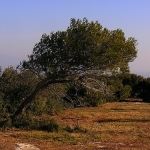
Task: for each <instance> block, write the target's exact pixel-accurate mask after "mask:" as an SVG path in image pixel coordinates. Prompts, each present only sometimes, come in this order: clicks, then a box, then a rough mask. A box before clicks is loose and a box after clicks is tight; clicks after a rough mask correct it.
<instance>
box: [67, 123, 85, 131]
mask: <svg viewBox="0 0 150 150" xmlns="http://www.w3.org/2000/svg"><path fill="white" fill-rule="evenodd" d="M65 130H66V131H67V132H71V133H72V132H74V133H86V132H87V130H86V129H84V128H82V127H81V126H79V125H75V126H74V128H71V127H70V126H68V125H67V127H66V128H65Z"/></svg>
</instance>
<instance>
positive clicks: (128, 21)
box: [0, 0, 150, 77]
mask: <svg viewBox="0 0 150 150" xmlns="http://www.w3.org/2000/svg"><path fill="white" fill-rule="evenodd" d="M84 17H86V18H87V19H88V20H89V21H96V20H97V21H98V22H99V23H100V24H101V25H102V26H103V27H106V28H108V29H109V30H115V29H118V28H120V29H122V30H123V31H124V33H125V35H126V38H128V37H135V39H137V41H138V45H137V49H138V55H137V58H136V59H135V60H134V62H132V63H130V70H131V73H135V74H138V75H142V76H144V77H150V59H149V58H150V0H55V1H54V0H0V66H2V68H3V69H4V68H6V67H8V66H10V65H12V66H14V67H16V66H17V65H18V64H19V63H20V61H22V60H24V59H27V55H30V54H31V53H32V50H33V47H34V45H35V44H36V43H38V42H39V41H40V38H41V36H42V34H44V33H46V34H49V33H50V32H52V31H58V30H60V31H61V30H66V29H67V27H68V26H69V24H70V19H71V18H76V19H78V18H79V19H83V18H84Z"/></svg>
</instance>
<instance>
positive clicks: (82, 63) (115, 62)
mask: <svg viewBox="0 0 150 150" xmlns="http://www.w3.org/2000/svg"><path fill="white" fill-rule="evenodd" d="M136 53H137V50H136V40H135V39H134V38H128V39H126V38H125V35H124V32H123V31H122V30H121V29H117V30H113V31H110V30H108V29H106V28H103V27H102V26H101V25H100V24H99V23H98V21H96V22H93V21H92V22H88V20H87V19H86V18H84V19H83V20H80V19H78V20H76V19H71V22H70V26H69V27H68V28H67V30H66V31H58V32H55V33H54V32H52V33H51V34H50V35H46V34H44V35H43V36H42V38H41V40H40V42H39V43H37V44H36V45H35V46H34V48H33V53H32V54H31V55H29V56H28V58H29V60H28V61H23V62H22V64H21V66H20V68H21V69H24V70H30V71H32V72H33V73H34V74H35V75H36V76H37V77H38V78H39V80H40V81H39V82H38V83H37V85H36V86H35V88H34V89H33V90H32V92H31V94H30V95H28V96H26V97H25V99H24V101H23V102H22V103H21V105H20V106H19V108H18V109H17V111H16V112H15V113H14V114H13V116H12V119H13V120H15V119H17V118H19V116H20V115H21V114H22V113H23V112H24V111H25V110H26V109H27V107H28V106H29V105H30V104H31V102H32V101H33V100H34V99H35V97H36V96H37V95H38V93H39V92H40V91H41V90H43V89H44V88H46V87H48V86H49V85H51V84H55V83H66V82H72V81H74V82H75V81H77V80H80V81H81V82H84V79H86V78H85V77H87V76H88V77H91V78H93V77H95V76H101V75H104V74H108V75H111V74H116V73H125V72H129V67H128V63H129V62H131V61H133V60H134V59H135V57H136Z"/></svg>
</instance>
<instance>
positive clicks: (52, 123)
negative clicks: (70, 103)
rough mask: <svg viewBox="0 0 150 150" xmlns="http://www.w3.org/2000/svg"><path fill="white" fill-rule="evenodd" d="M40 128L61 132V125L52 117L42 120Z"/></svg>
mask: <svg viewBox="0 0 150 150" xmlns="http://www.w3.org/2000/svg"><path fill="white" fill-rule="evenodd" d="M39 129H40V130H43V131H48V132H59V131H60V130H61V127H60V125H59V124H58V122H57V121H56V120H54V119H52V120H49V121H44V122H42V123H41V124H40V126H39Z"/></svg>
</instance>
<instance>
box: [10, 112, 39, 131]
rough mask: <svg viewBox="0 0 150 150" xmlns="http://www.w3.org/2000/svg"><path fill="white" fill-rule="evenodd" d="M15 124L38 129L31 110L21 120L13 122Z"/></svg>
mask: <svg viewBox="0 0 150 150" xmlns="http://www.w3.org/2000/svg"><path fill="white" fill-rule="evenodd" d="M13 126H14V127H16V128H22V129H36V128H37V127H36V122H35V121H34V120H33V115H32V114H31V112H30V111H27V112H26V113H24V114H23V115H22V116H21V118H20V119H19V120H16V121H15V122H13Z"/></svg>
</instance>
